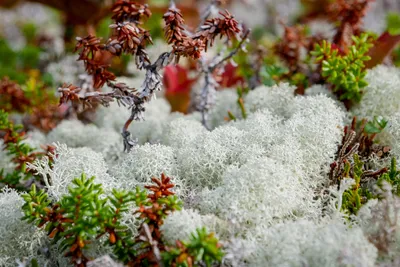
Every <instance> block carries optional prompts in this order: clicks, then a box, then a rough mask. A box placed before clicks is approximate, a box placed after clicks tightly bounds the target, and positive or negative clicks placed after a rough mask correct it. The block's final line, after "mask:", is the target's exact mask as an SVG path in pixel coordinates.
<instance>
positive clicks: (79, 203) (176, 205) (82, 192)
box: [22, 174, 222, 266]
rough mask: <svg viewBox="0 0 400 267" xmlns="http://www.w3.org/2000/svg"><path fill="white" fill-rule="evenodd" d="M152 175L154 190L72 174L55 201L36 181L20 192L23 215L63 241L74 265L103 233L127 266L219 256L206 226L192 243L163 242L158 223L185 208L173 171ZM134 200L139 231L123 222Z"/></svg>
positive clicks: (189, 262)
mask: <svg viewBox="0 0 400 267" xmlns="http://www.w3.org/2000/svg"><path fill="white" fill-rule="evenodd" d="M152 181H153V183H154V184H153V185H149V186H146V189H148V190H149V191H150V193H148V191H147V190H141V189H139V187H137V188H136V190H135V191H123V190H115V189H114V190H112V193H111V194H110V195H105V194H104V191H103V189H102V186H101V184H95V183H94V177H91V178H87V177H86V175H85V174H82V175H81V177H80V178H75V179H74V181H73V185H72V186H70V187H69V193H68V194H66V195H64V196H63V197H62V198H61V199H60V200H59V201H58V202H55V203H53V202H52V201H51V200H50V199H49V198H48V195H47V194H46V193H45V192H44V191H43V190H41V191H37V189H36V186H35V185H34V184H33V185H32V187H31V191H30V192H29V193H27V194H24V195H23V196H22V197H23V198H24V200H25V204H24V205H23V207H22V209H23V212H24V214H25V216H24V217H23V220H27V221H28V222H29V223H34V224H35V225H36V226H38V227H39V228H44V229H45V230H46V232H47V233H48V235H49V237H50V238H53V239H54V240H55V241H56V242H57V241H59V243H58V244H59V245H60V248H61V249H62V250H63V251H65V256H67V257H70V258H71V261H72V263H73V264H74V265H75V266H86V263H87V262H88V261H89V260H91V259H90V258H88V257H87V256H86V255H85V254H86V250H87V248H88V247H89V246H90V244H91V243H92V242H93V241H94V240H95V239H99V238H100V237H103V236H106V237H107V238H106V239H105V242H106V243H107V245H110V246H112V247H113V252H114V255H115V256H116V257H117V258H118V260H120V261H121V262H123V263H125V264H126V265H128V266H150V265H151V266H153V265H154V266H160V264H159V263H161V261H165V262H169V263H171V265H168V266H193V265H192V263H193V264H197V263H200V262H201V263H204V264H206V266H211V263H213V262H216V261H221V258H222V252H221V250H220V247H221V245H220V244H218V240H217V239H216V238H215V237H214V236H213V234H208V233H207V231H206V230H205V229H199V230H197V233H196V234H192V238H191V240H190V242H188V243H185V242H181V241H178V243H177V247H166V246H165V245H164V244H163V242H162V239H161V232H160V226H161V225H162V224H163V221H164V219H165V218H166V217H167V216H168V215H169V213H170V212H172V211H174V210H180V209H181V207H182V202H181V201H180V200H179V199H178V198H177V197H176V196H175V195H174V193H173V192H171V191H170V189H171V188H172V187H174V185H173V184H172V183H171V182H170V178H169V177H166V176H165V175H163V174H162V175H161V179H157V178H152ZM133 203H134V204H136V206H137V207H138V209H137V210H136V212H135V213H134V214H138V216H137V218H138V219H142V223H141V225H140V226H139V229H138V230H139V231H138V233H139V234H138V236H134V235H133V233H132V232H131V230H129V229H128V227H126V226H125V225H123V224H122V223H121V219H122V216H123V215H124V214H126V213H129V212H130V207H131V205H132V204H133ZM160 252H161V254H162V258H161V254H160ZM174 264H176V265H174ZM182 264H183V265H182ZM185 264H187V265H185ZM195 266H198V265H195Z"/></svg>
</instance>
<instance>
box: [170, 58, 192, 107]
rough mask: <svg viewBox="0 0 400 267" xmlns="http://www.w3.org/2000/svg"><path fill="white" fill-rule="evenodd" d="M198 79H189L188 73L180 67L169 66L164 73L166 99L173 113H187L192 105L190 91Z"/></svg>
mask: <svg viewBox="0 0 400 267" xmlns="http://www.w3.org/2000/svg"><path fill="white" fill-rule="evenodd" d="M195 80H196V79H190V78H189V77H188V71H187V70H186V69H185V68H183V67H181V66H179V65H169V66H167V67H165V71H164V78H163V82H164V86H165V88H166V90H165V98H166V99H167V100H168V102H169V103H170V105H171V108H172V111H179V112H182V113H186V112H187V109H188V107H189V103H190V91H191V89H192V85H193V83H194V82H195Z"/></svg>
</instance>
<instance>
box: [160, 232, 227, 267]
mask: <svg viewBox="0 0 400 267" xmlns="http://www.w3.org/2000/svg"><path fill="white" fill-rule="evenodd" d="M222 257H223V253H222V251H221V244H219V243H218V239H217V238H215V236H214V235H213V234H212V233H210V234H209V233H208V232H207V230H206V228H204V227H203V228H200V229H196V233H192V234H191V238H190V240H189V241H188V242H183V241H179V240H178V241H176V247H174V248H167V250H166V251H165V252H163V253H162V258H163V261H164V264H165V265H166V266H173V267H192V266H207V267H210V266H212V264H213V263H217V262H221V260H222ZM199 263H203V264H202V265H200V264H199Z"/></svg>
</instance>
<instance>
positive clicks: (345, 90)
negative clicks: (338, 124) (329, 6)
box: [311, 34, 372, 103]
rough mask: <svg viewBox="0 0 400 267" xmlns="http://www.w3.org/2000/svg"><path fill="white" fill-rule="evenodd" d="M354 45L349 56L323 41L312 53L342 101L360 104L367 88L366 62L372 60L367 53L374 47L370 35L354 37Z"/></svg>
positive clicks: (323, 74)
mask: <svg viewBox="0 0 400 267" xmlns="http://www.w3.org/2000/svg"><path fill="white" fill-rule="evenodd" d="M352 40H353V42H354V44H353V45H352V46H351V47H350V48H349V51H348V53H347V54H343V52H340V51H339V50H338V49H337V48H335V47H334V46H333V45H332V44H331V43H328V42H327V41H325V40H324V41H323V42H322V45H319V44H316V45H315V49H314V51H312V52H311V54H312V55H313V56H315V57H316V61H317V62H321V63H322V76H323V77H324V78H326V81H327V82H328V83H330V84H331V85H332V86H333V91H334V92H336V93H337V94H338V95H339V98H340V100H350V101H352V102H355V103H358V102H360V100H361V97H362V93H363V92H362V89H363V88H364V87H365V86H367V85H368V84H367V82H366V81H365V79H364V78H365V75H366V74H367V71H366V70H365V62H366V61H368V60H370V59H371V58H370V57H369V56H367V52H368V51H369V49H370V48H371V47H372V42H371V39H370V38H369V35H367V34H362V35H361V36H359V37H355V36H353V37H352Z"/></svg>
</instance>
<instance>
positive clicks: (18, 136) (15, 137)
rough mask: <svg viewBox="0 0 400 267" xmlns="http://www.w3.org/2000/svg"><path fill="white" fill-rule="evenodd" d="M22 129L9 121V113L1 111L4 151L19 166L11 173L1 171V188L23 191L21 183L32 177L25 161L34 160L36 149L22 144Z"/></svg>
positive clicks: (0, 127)
mask: <svg viewBox="0 0 400 267" xmlns="http://www.w3.org/2000/svg"><path fill="white" fill-rule="evenodd" d="M22 128H23V127H22V125H14V124H13V123H12V122H11V121H10V120H9V119H8V113H6V112H4V111H3V110H0V133H3V134H4V138H3V139H4V145H5V147H4V148H3V149H5V150H7V152H8V153H7V154H8V155H11V156H12V158H13V161H14V162H15V163H16V164H17V166H16V168H15V170H14V171H13V172H11V173H5V171H4V169H0V186H2V185H8V186H10V187H13V188H16V189H23V188H24V187H23V185H22V184H21V183H23V181H26V180H27V179H29V178H31V177H32V174H31V173H29V172H27V171H26V161H25V160H29V159H32V157H33V156H32V152H33V151H34V149H33V148H32V147H30V146H29V145H27V144H24V143H23V142H22V141H23V136H24V132H23V131H22ZM0 149H1V148H0Z"/></svg>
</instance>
